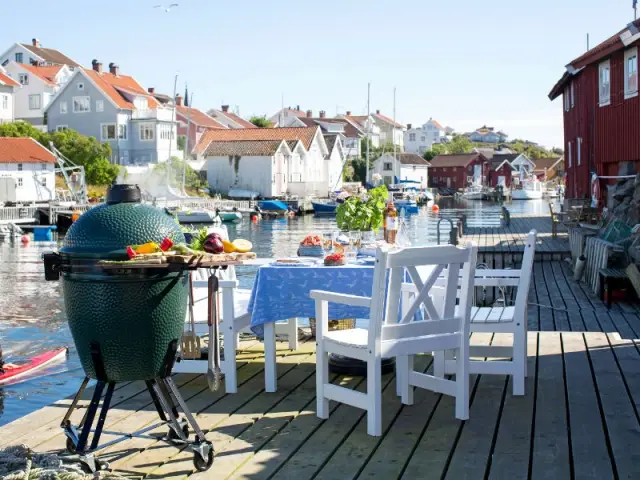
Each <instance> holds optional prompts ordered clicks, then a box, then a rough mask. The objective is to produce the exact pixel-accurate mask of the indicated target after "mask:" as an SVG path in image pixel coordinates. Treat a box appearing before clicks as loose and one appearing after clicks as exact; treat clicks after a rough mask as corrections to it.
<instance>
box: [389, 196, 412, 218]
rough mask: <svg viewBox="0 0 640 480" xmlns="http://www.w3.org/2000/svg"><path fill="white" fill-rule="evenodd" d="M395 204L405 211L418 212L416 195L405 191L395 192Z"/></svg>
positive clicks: (408, 212) (399, 209)
mask: <svg viewBox="0 0 640 480" xmlns="http://www.w3.org/2000/svg"><path fill="white" fill-rule="evenodd" d="M392 194H393V204H394V205H395V207H396V209H397V210H398V211H401V210H404V211H405V213H407V214H410V213H418V202H417V201H416V200H415V198H414V196H413V195H411V194H409V193H405V192H393V193H392Z"/></svg>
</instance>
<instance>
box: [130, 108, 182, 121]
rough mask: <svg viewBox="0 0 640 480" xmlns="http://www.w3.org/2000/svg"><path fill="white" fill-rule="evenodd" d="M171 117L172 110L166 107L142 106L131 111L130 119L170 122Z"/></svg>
mask: <svg viewBox="0 0 640 480" xmlns="http://www.w3.org/2000/svg"><path fill="white" fill-rule="evenodd" d="M172 118H173V112H172V110H171V109H168V108H142V109H137V110H134V111H133V112H131V119H132V120H145V119H150V120H164V121H167V122H170V121H171V120H172Z"/></svg>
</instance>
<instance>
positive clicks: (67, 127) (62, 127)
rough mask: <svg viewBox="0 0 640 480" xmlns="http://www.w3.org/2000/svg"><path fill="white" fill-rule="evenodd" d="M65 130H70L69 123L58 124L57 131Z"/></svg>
mask: <svg viewBox="0 0 640 480" xmlns="http://www.w3.org/2000/svg"><path fill="white" fill-rule="evenodd" d="M65 130H69V125H58V126H56V132H64V131H65Z"/></svg>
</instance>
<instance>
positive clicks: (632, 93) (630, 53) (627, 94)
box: [624, 47, 638, 99]
mask: <svg viewBox="0 0 640 480" xmlns="http://www.w3.org/2000/svg"><path fill="white" fill-rule="evenodd" d="M633 57H635V65H634V68H635V72H633V73H635V75H636V86H635V89H631V88H630V87H629V75H630V72H629V60H630V59H632V58H633ZM637 95H638V47H633V48H630V49H628V50H625V52H624V98H625V99H627V98H633V97H636V96H637Z"/></svg>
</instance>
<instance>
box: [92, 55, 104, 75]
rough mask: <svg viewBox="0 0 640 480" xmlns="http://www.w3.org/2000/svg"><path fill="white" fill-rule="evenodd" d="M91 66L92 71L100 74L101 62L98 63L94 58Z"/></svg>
mask: <svg viewBox="0 0 640 480" xmlns="http://www.w3.org/2000/svg"><path fill="white" fill-rule="evenodd" d="M91 66H92V67H93V70H94V71H96V72H98V73H102V62H99V61H98V60H96V59H95V58H94V59H93V61H92V62H91Z"/></svg>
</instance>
